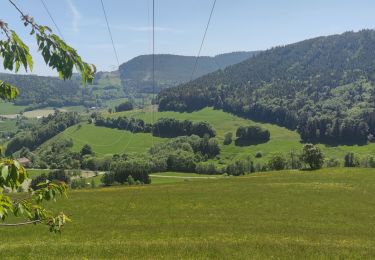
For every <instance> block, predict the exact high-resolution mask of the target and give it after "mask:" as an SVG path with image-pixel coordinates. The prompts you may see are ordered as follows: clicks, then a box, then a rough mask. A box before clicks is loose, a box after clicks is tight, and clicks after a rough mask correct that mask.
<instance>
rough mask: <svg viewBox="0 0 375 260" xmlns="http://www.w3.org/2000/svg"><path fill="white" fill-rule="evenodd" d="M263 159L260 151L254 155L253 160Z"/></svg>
mask: <svg viewBox="0 0 375 260" xmlns="http://www.w3.org/2000/svg"><path fill="white" fill-rule="evenodd" d="M262 157H263V153H262V152H261V151H258V152H256V153H255V158H262Z"/></svg>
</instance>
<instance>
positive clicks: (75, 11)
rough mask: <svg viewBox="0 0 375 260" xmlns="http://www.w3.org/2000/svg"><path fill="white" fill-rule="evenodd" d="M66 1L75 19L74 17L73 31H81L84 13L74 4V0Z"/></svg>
mask: <svg viewBox="0 0 375 260" xmlns="http://www.w3.org/2000/svg"><path fill="white" fill-rule="evenodd" d="M66 2H67V3H68V6H69V9H70V11H71V12H72V14H73V19H72V26H73V31H74V32H79V25H80V22H81V19H82V15H81V13H80V12H79V11H78V9H77V7H76V6H75V5H74V3H73V2H72V0H66Z"/></svg>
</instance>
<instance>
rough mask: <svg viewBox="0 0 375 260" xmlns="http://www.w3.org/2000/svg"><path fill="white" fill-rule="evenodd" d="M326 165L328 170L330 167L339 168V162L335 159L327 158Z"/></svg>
mask: <svg viewBox="0 0 375 260" xmlns="http://www.w3.org/2000/svg"><path fill="white" fill-rule="evenodd" d="M326 165H327V167H328V168H330V167H339V166H340V162H339V160H337V159H336V158H329V159H328V160H327V162H326Z"/></svg>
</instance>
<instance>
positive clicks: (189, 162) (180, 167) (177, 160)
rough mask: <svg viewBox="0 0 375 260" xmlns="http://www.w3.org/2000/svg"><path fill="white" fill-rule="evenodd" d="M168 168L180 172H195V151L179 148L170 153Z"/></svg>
mask: <svg viewBox="0 0 375 260" xmlns="http://www.w3.org/2000/svg"><path fill="white" fill-rule="evenodd" d="M167 165H168V170H170V171H180V172H195V156H194V154H193V153H190V152H186V151H183V150H178V151H176V152H174V153H171V154H169V156H168V159H167Z"/></svg>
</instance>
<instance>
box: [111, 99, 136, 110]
mask: <svg viewBox="0 0 375 260" xmlns="http://www.w3.org/2000/svg"><path fill="white" fill-rule="evenodd" d="M115 110H116V112H122V111H130V110H133V104H132V103H131V102H130V101H125V102H124V103H121V104H120V105H118V106H116V107H115Z"/></svg>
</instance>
